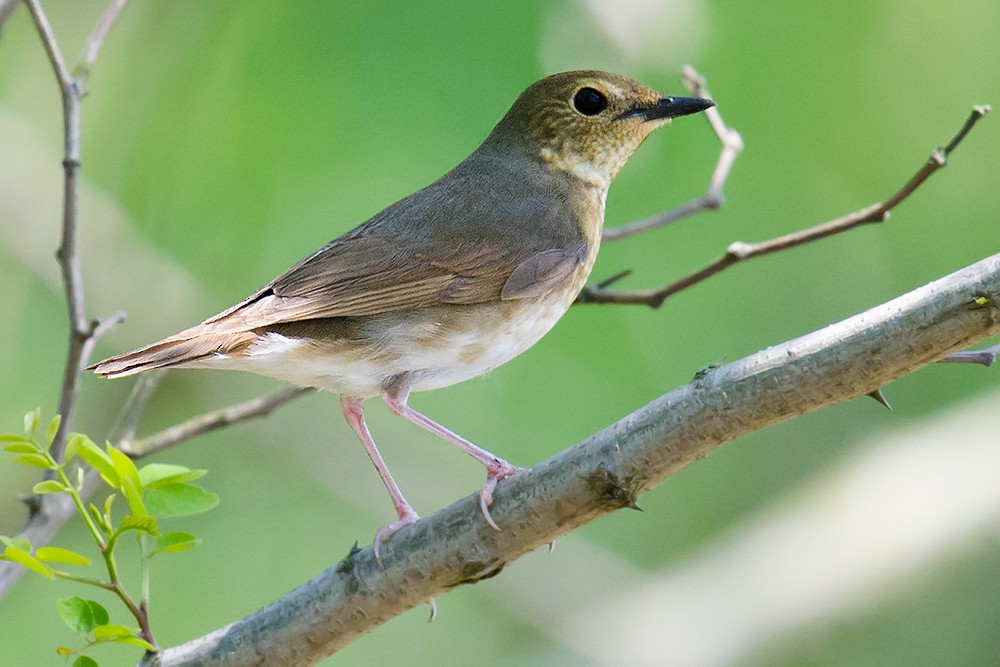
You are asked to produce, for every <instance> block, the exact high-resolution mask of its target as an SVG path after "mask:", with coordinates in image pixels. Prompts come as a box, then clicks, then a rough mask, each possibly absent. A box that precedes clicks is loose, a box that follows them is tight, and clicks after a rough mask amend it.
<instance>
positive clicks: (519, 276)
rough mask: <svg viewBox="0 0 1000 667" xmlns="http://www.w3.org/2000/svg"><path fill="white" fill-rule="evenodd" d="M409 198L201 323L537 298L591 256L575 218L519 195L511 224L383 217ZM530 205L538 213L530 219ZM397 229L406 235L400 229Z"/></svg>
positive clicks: (244, 324) (254, 322)
mask: <svg viewBox="0 0 1000 667" xmlns="http://www.w3.org/2000/svg"><path fill="white" fill-rule="evenodd" d="M405 203H406V201H405V200H404V201H403V202H400V204H397V205H396V206H394V207H391V208H390V209H387V211H386V212H383V214H380V216H383V217H381V218H380V216H376V217H375V218H373V219H372V220H371V221H369V222H368V223H365V225H363V226H362V227H360V228H358V229H356V230H354V231H352V232H350V233H348V234H347V235H345V236H343V237H341V238H339V239H336V240H334V241H332V242H331V243H329V244H328V245H327V246H325V247H324V248H323V249H321V250H320V251H318V252H317V253H315V254H313V255H312V256H310V257H307V258H306V259H305V260H303V261H302V262H300V263H299V264H297V265H296V266H294V267H292V268H291V269H290V270H289V271H287V272H286V273H284V274H282V275H280V276H278V277H277V278H275V279H274V280H273V281H272V282H270V283H269V284H268V285H265V286H264V287H263V288H262V289H261V290H260V291H258V292H257V293H256V294H254V295H253V296H251V297H250V298H248V299H247V300H246V301H243V302H242V303H240V304H237V305H236V306H234V307H233V308H230V309H229V310H227V311H225V312H222V313H220V314H218V315H216V316H215V317H213V318H210V319H209V320H206V321H205V322H204V323H203V324H202V325H200V327H205V328H207V329H210V330H211V331H214V332H219V333H222V332H231V331H239V330H248V329H255V328H258V327H265V326H269V325H274V324H278V323H281V322H294V321H301V320H308V319H316V318H326V317H357V316H364V315H374V314H378V313H386V312H392V311H399V310H408V309H415V308H424V307H429V306H435V305H441V304H474V303H487V302H491V301H500V300H501V299H521V298H531V297H535V296H540V295H541V294H544V293H545V292H547V291H548V290H550V289H552V288H553V287H555V286H556V285H558V284H559V283H560V281H562V280H564V279H566V278H568V277H569V275H570V274H571V273H572V272H573V270H574V269H575V268H576V267H577V266H578V265H579V264H582V263H583V262H584V261H585V258H586V247H585V245H584V243H583V241H582V236H581V235H580V232H579V226H578V225H577V224H576V221H575V220H574V219H572V218H571V216H570V215H569V214H568V213H566V212H564V211H560V212H554V211H549V210H547V209H546V208H545V207H540V206H537V205H528V206H524V205H520V206H518V205H517V202H514V204H513V205H512V206H513V208H511V207H501V208H505V209H506V210H507V212H508V213H510V212H512V211H516V212H517V214H518V220H517V221H516V224H511V223H510V221H507V220H503V219H502V218H503V216H504V211H503V210H494V211H491V212H490V213H489V214H487V215H488V216H489V217H490V218H491V219H489V220H485V221H484V220H483V219H481V218H479V219H475V220H472V219H465V220H463V219H462V218H463V217H465V218H470V217H472V216H476V215H477V214H476V213H475V212H474V211H469V210H465V211H461V212H460V211H454V210H453V211H449V210H447V208H448V207H444V209H445V210H444V211H443V213H444V214H445V215H449V214H450V217H449V219H448V224H447V227H446V228H445V229H444V230H443V232H442V226H441V225H433V224H432V225H426V224H425V223H424V221H423V220H414V221H410V222H413V223H415V224H411V225H399V224H386V223H387V220H386V219H385V218H384V216H385V215H386V214H387V213H390V212H391V211H392V209H396V212H395V214H396V215H399V214H400V210H399V208H398V207H401V206H404V205H405ZM441 213H442V211H441V210H437V211H436V214H438V215H440V214H441ZM525 213H527V214H528V215H530V216H535V217H538V218H539V219H538V220H526V219H525V218H524V215H525ZM403 214H404V215H405V213H403ZM479 215H482V214H481V213H480V214H479ZM556 216H561V217H562V218H563V219H562V220H555V219H554V217H556ZM492 218H500V219H492ZM396 222H398V220H397V221H396ZM505 224H506V225H508V227H507V229H508V230H509V229H510V228H511V227H513V228H516V229H522V230H523V229H530V228H532V226H533V225H534V224H538V225H540V226H542V227H556V228H558V229H560V230H561V232H560V233H559V234H556V235H554V236H553V235H552V234H533V235H528V236H529V237H531V238H536V239H537V240H536V241H531V240H528V239H525V238H523V237H518V238H513V239H512V238H511V237H510V236H507V235H505V233H503V230H504V225H505ZM421 225H422V226H421ZM414 228H416V230H417V231H416V232H415V231H414ZM535 228H536V229H537V227H535ZM396 229H405V230H406V234H405V235H403V234H399V233H394V230H396ZM421 229H425V230H429V231H423V232H422V231H421ZM469 230H480V232H479V233H476V232H475V231H469ZM498 230H500V231H498Z"/></svg>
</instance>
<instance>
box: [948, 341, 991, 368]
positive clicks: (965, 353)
mask: <svg viewBox="0 0 1000 667" xmlns="http://www.w3.org/2000/svg"><path fill="white" fill-rule="evenodd" d="M998 356H1000V345H994V346H993V347H987V348H984V349H982V350H962V351H961V352H952V353H951V354H949V355H948V356H947V357H944V358H943V359H939V360H938V361H940V362H941V363H942V364H979V365H980V366H992V365H993V364H995V363H996V361H997V357H998Z"/></svg>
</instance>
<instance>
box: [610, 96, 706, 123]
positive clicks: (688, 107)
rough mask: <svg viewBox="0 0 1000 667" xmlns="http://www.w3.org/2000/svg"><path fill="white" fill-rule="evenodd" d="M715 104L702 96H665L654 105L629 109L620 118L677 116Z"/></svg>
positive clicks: (702, 109)
mask: <svg viewBox="0 0 1000 667" xmlns="http://www.w3.org/2000/svg"><path fill="white" fill-rule="evenodd" d="M714 106H715V102H713V101H712V100H706V99H703V98H701V97H663V98H660V101H658V102H657V103H656V104H654V105H652V106H644V107H636V108H635V109H629V110H628V111H626V112H625V113H623V114H622V115H620V116H619V118H627V117H629V116H640V117H642V119H643V120H658V119H660V118H677V117H678V116H687V115H689V114H693V113H698V112H699V111H704V110H705V109H708V108H709V107H714Z"/></svg>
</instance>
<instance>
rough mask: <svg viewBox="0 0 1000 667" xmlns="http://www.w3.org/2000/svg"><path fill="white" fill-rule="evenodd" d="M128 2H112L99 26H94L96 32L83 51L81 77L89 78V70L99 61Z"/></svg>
mask: <svg viewBox="0 0 1000 667" xmlns="http://www.w3.org/2000/svg"><path fill="white" fill-rule="evenodd" d="M126 2H128V0H112V2H111V4H110V5H108V8H107V9H105V10H104V14H103V15H101V18H100V20H99V21H98V22H97V25H96V26H94V30H93V31H92V32H91V33H90V37H88V38H87V46H86V47H85V48H84V51H83V62H81V63H80V68H79V76H80V77H85V76H87V73H88V70H89V69H90V67H91V66H92V65H93V64H94V61H96V60H97V54H98V53H100V51H101V47H102V46H104V40H105V39H106V38H107V36H108V32H109V31H110V30H111V28H112V27H114V25H115V22H116V21H118V17H119V16H121V13H122V10H123V9H125V3H126Z"/></svg>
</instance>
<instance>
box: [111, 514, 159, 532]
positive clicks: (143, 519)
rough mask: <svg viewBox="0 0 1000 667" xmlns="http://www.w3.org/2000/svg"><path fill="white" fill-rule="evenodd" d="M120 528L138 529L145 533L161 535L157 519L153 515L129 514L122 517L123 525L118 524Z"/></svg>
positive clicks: (122, 529)
mask: <svg viewBox="0 0 1000 667" xmlns="http://www.w3.org/2000/svg"><path fill="white" fill-rule="evenodd" d="M118 530H120V531H122V532H124V531H126V530H138V531H142V532H144V533H149V534H150V535H159V534H160V531H159V528H157V526H156V519H154V518H153V517H151V516H148V515H147V516H131V515H130V516H127V517H125V518H124V519H122V522H121V525H119V526H118Z"/></svg>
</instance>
